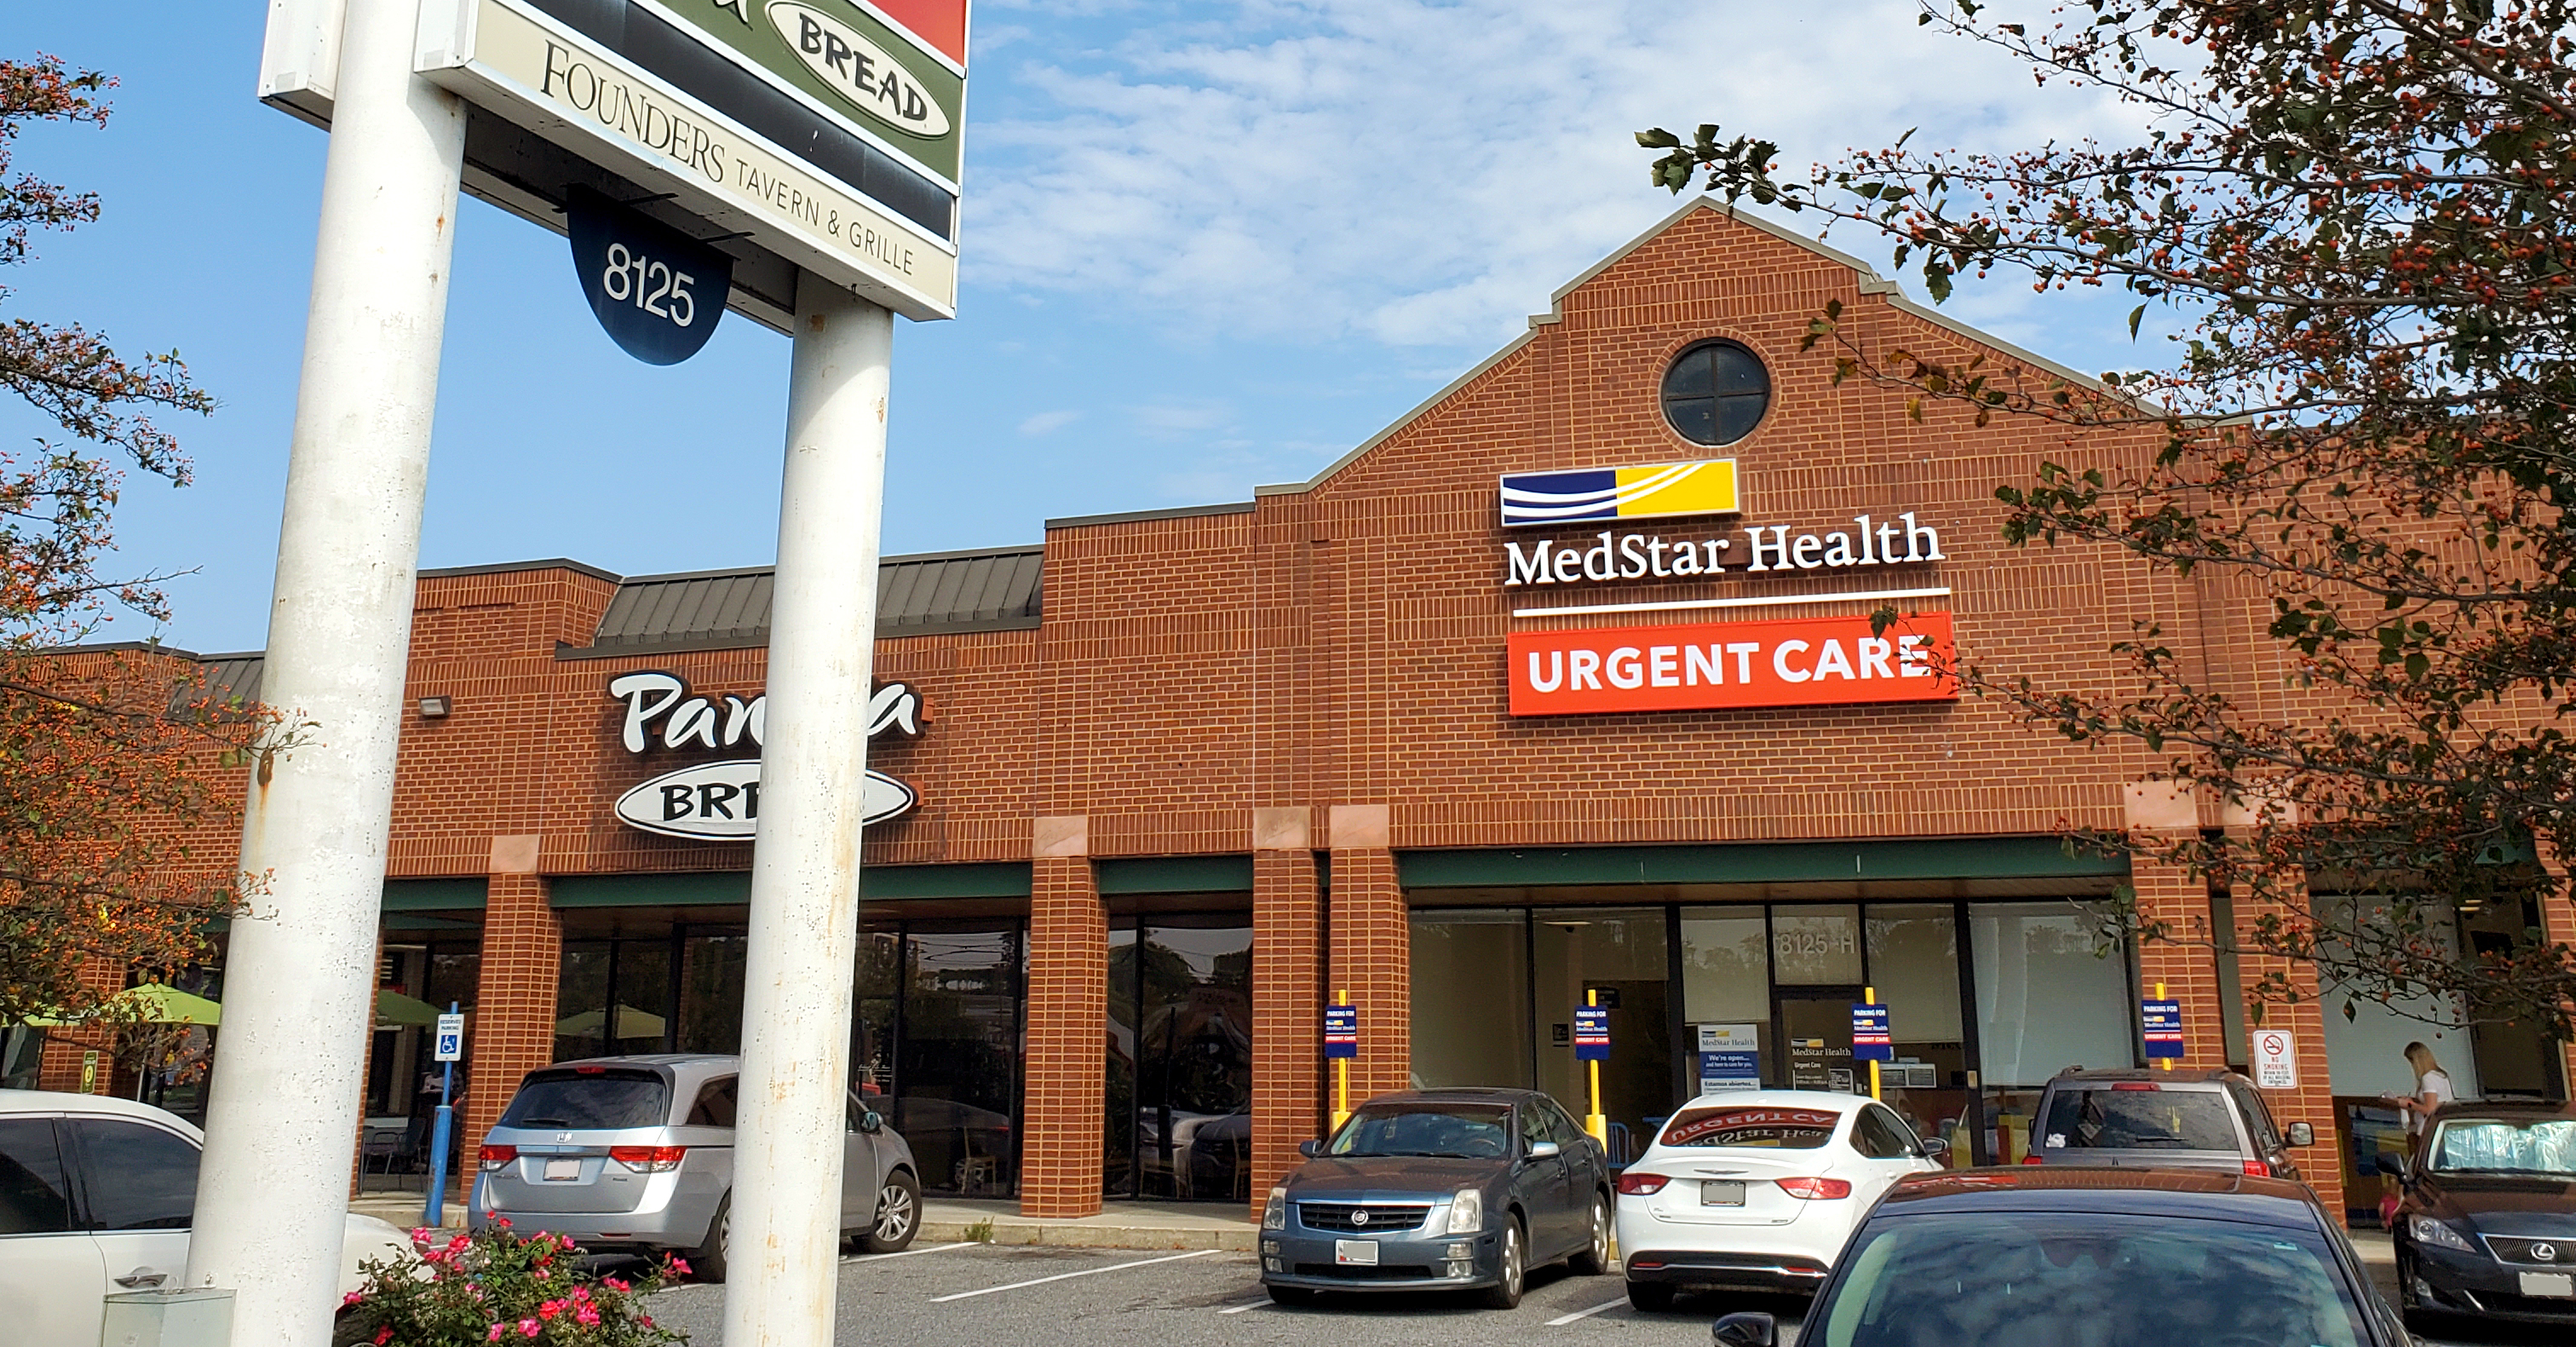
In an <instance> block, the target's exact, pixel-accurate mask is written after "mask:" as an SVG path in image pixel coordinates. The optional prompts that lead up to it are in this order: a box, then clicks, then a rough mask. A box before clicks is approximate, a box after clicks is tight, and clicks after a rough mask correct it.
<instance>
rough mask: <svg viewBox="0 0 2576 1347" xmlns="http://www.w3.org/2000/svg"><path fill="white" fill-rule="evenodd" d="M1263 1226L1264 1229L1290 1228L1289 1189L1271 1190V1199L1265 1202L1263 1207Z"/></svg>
mask: <svg viewBox="0 0 2576 1347" xmlns="http://www.w3.org/2000/svg"><path fill="white" fill-rule="evenodd" d="M1261 1228H1262V1229H1264V1230H1285V1229H1287V1228H1288V1190H1287V1189H1285V1188H1273V1189H1271V1190H1270V1200H1269V1201H1268V1202H1266V1203H1263V1204H1262V1207H1261Z"/></svg>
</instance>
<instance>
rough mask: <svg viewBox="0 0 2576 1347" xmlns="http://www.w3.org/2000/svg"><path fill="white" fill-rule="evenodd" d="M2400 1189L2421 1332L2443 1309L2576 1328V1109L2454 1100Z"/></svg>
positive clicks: (2393, 1168)
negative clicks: (2455, 1101) (2427, 1322)
mask: <svg viewBox="0 0 2576 1347" xmlns="http://www.w3.org/2000/svg"><path fill="white" fill-rule="evenodd" d="M2377 1159H2378V1165H2379V1170H2380V1172H2381V1173H2383V1174H2391V1175H2394V1176H2395V1177H2396V1179H2397V1181H2398V1183H2399V1184H2400V1185H2401V1186H2400V1188H2399V1192H2400V1194H2401V1196H2400V1198H2399V1200H2398V1204H2397V1218H2396V1220H2395V1222H2394V1223H2393V1224H2394V1225H2395V1227H2396V1228H2395V1229H2394V1230H2392V1231H2390V1234H2391V1235H2392V1236H2393V1237H2394V1239H2395V1242H2396V1245H2397V1291H2398V1297H2399V1300H2400V1302H2401V1303H2403V1304H2404V1306H2405V1307H2406V1321H2407V1322H2408V1323H2409V1324H2413V1325H2415V1326H2416V1331H2417V1332H2419V1333H2420V1332H2425V1331H2427V1330H2426V1328H2425V1323H2426V1321H2427V1320H2430V1319H2432V1318H2434V1317H2436V1316H2441V1315H2475V1316H2478V1317H2480V1318H2489V1319H2510V1320H2515V1321H2519V1322H2522V1323H2540V1324H2565V1325H2576V1105H2569V1104H2507V1103H2493V1104H2445V1105H2443V1106H2442V1107H2441V1109H2439V1110H2438V1111H2436V1112H2435V1113H2434V1114H2433V1116H2432V1118H2431V1119H2429V1120H2428V1121H2427V1122H2426V1123H2425V1127H2424V1141H2423V1144H2422V1145H2420V1146H2418V1147H2416V1150H2415V1157H2414V1159H2413V1160H2412V1161H2411V1162H2409V1163H2406V1164H2403V1165H2401V1164H2399V1163H2397V1161H2396V1159H2395V1157H2393V1156H2389V1155H2387V1154H2386V1153H2385V1152H2383V1153H2381V1155H2380V1156H2379V1157H2378V1158H2377Z"/></svg>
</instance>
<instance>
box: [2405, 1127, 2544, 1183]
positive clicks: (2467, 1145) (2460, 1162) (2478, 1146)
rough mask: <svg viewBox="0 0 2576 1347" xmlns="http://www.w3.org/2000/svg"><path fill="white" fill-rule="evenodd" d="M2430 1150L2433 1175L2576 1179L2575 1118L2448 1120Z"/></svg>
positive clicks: (2435, 1131) (2427, 1166) (2427, 1164)
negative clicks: (2512, 1175)
mask: <svg viewBox="0 0 2576 1347" xmlns="http://www.w3.org/2000/svg"><path fill="white" fill-rule="evenodd" d="M2426 1154H2427V1157H2428V1158H2427V1160H2426V1162H2425V1165H2424V1168H2425V1169H2426V1170H2428V1171H2429V1172H2431V1173H2435V1174H2529V1175H2533V1176H2535V1177H2546V1178H2557V1179H2576V1118H2536V1119H2532V1120H2529V1121H2522V1122H2517V1121H2515V1120H2512V1119H2509V1118H2445V1119H2443V1120H2442V1121H2441V1124H2440V1125H2439V1126H2437V1127H2435V1128H2434V1129H2433V1141H2432V1145H2431V1147H2430V1148H2429V1149H2428V1151H2427V1152H2426Z"/></svg>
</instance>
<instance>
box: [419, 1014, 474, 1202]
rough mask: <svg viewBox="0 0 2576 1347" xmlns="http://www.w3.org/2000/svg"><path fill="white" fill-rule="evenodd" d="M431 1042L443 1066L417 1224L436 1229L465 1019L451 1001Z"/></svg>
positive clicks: (453, 1130) (444, 1196) (453, 1126)
mask: <svg viewBox="0 0 2576 1347" xmlns="http://www.w3.org/2000/svg"><path fill="white" fill-rule="evenodd" d="M431 1039H432V1043H431V1047H432V1048H433V1049H434V1051H433V1052H432V1053H431V1054H430V1055H431V1056H432V1057H433V1058H434V1059H435V1060H437V1061H439V1062H441V1063H443V1064H444V1066H443V1068H442V1069H443V1070H444V1072H445V1074H444V1075H443V1076H442V1077H440V1084H439V1087H438V1122H437V1124H436V1125H435V1126H434V1127H432V1128H431V1129H430V1133H429V1203H428V1205H427V1206H425V1207H424V1208H423V1209H422V1210H421V1213H420V1223H421V1224H422V1225H425V1226H428V1227H429V1228H430V1229H432V1230H436V1229H437V1228H438V1227H439V1225H440V1224H441V1222H442V1218H443V1217H444V1216H445V1214H446V1207H447V1143H448V1139H449V1138H450V1137H453V1136H454V1135H455V1134H456V1059H458V1058H460V1057H463V1056H464V1055H465V1016H464V1015H463V1014H462V1013H460V1012H459V1011H458V1010H457V1009H456V1003H455V1002H454V1001H450V1002H448V1003H447V1013H446V1014H444V1015H441V1016H439V1017H438V1028H437V1030H436V1031H435V1032H433V1033H432V1035H431Z"/></svg>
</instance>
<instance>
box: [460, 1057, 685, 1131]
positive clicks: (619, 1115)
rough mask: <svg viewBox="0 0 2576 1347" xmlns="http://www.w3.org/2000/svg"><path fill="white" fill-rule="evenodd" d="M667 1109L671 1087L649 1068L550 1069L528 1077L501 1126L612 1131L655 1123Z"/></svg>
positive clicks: (658, 1124)
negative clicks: (542, 1073) (552, 1070)
mask: <svg viewBox="0 0 2576 1347" xmlns="http://www.w3.org/2000/svg"><path fill="white" fill-rule="evenodd" d="M670 1113H671V1089H670V1087H669V1086H667V1085H665V1084H663V1083H662V1078H661V1077H660V1076H657V1075H655V1074H653V1073H652V1072H650V1071H615V1070H607V1069H603V1068H599V1067H593V1068H591V1069H590V1070H587V1071H579V1070H576V1071H562V1072H548V1073H546V1074H544V1075H541V1076H530V1077H529V1078H528V1083H527V1084H525V1085H522V1086H520V1087H519V1093H518V1095H517V1096H516V1097H515V1098H513V1099H511V1100H510V1107H509V1108H508V1109H507V1110H505V1111H504V1112H503V1113H502V1114H501V1124H500V1125H501V1126H503V1127H539V1128H542V1127H553V1128H559V1129H562V1130H564V1131H574V1132H579V1131H614V1130H621V1129H625V1128H630V1127H659V1126H661V1125H662V1121H663V1119H665V1118H667V1117H669V1116H670Z"/></svg>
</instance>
